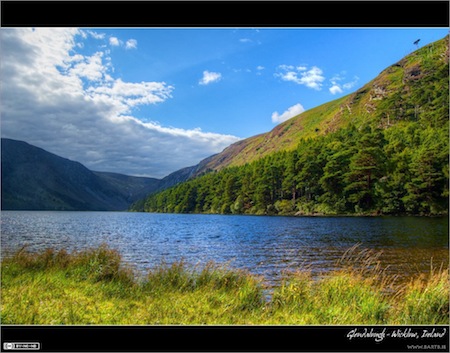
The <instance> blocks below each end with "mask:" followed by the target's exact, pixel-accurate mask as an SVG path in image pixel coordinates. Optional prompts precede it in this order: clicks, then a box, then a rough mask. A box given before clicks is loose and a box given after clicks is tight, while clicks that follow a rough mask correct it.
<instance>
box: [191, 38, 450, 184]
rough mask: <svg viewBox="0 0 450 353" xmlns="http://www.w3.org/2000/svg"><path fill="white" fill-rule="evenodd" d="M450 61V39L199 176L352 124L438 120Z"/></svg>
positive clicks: (220, 159)
mask: <svg viewBox="0 0 450 353" xmlns="http://www.w3.org/2000/svg"><path fill="white" fill-rule="evenodd" d="M448 62H449V47H448V36H447V37H445V38H443V39H441V40H439V41H436V42H434V43H431V44H429V45H427V46H424V47H423V48H420V49H418V50H416V51H415V52H413V53H411V54H409V55H407V56H406V57H404V58H403V59H402V60H400V61H399V62H397V63H395V64H393V65H391V66H389V67H388V68H386V69H385V70H384V71H382V72H381V73H380V74H379V75H378V76H377V77H376V78H375V79H373V80H372V81H370V82H369V83H367V84H366V85H364V86H363V87H361V88H360V89H358V90H357V91H356V92H354V93H352V94H349V95H347V96H345V97H342V98H339V99H336V100H333V101H331V102H328V103H325V104H323V105H321V106H318V107H316V108H313V109H310V110H308V111H305V112H303V113H302V114H300V115H298V116H296V117H294V118H292V119H289V120H287V121H286V122H284V123H282V124H279V125H278V126H276V127H275V128H274V129H273V130H272V131H270V132H268V133H265V134H261V135H257V136H253V137H250V138H248V139H245V140H242V141H239V142H237V143H235V144H232V145H231V146H229V147H227V148H226V149H225V150H224V151H222V152H221V153H219V154H216V155H214V156H211V157H209V158H207V159H205V160H203V161H202V162H201V163H200V165H199V166H198V169H197V172H196V175H199V174H202V173H204V172H207V171H210V170H220V169H223V168H225V167H228V166H239V165H243V164H246V163H248V162H252V161H255V160H257V159H260V158H261V157H264V156H266V155H269V154H271V153H273V152H277V151H282V150H293V149H295V148H296V147H297V145H298V143H299V141H300V140H302V139H308V138H315V137H317V136H321V135H324V134H328V133H330V132H334V131H336V130H338V129H339V128H342V127H345V126H348V125H349V124H354V125H356V126H361V125H362V124H367V123H369V124H371V125H375V126H378V127H381V128H383V129H385V128H388V127H390V126H392V125H394V124H397V123H399V122H402V121H416V120H418V119H419V117H421V118H422V119H423V118H424V117H425V118H427V119H438V118H439V116H445V115H448V107H449V105H448V104H449V103H448V90H449V87H448ZM368 65H370V63H368ZM444 111H446V112H447V113H445V114H444V113H443V112H444Z"/></svg>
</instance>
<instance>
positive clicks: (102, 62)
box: [0, 28, 448, 177]
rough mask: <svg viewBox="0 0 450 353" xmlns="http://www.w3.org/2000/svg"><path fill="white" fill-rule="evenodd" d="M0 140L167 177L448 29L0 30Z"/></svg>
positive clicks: (347, 87)
mask: <svg viewBox="0 0 450 353" xmlns="http://www.w3.org/2000/svg"><path fill="white" fill-rule="evenodd" d="M0 33H1V37H0V38H1V44H2V54H1V64H2V66H1V70H2V71H1V74H2V86H1V94H2V95H1V100H2V101H1V103H2V104H1V106H2V108H1V109H2V111H1V113H2V136H3V137H9V138H15V139H20V140H25V141H27V142H29V143H31V144H34V145H37V146H39V147H42V148H44V149H47V150H49V151H51V152H53V153H56V154H59V155H61V156H63V157H66V158H70V159H73V160H77V161H79V162H81V163H83V164H85V165H86V166H87V167H88V168H91V169H93V170H102V171H112V172H119V173H125V174H131V175H145V176H153V177H163V176H165V175H167V174H169V173H170V172H173V171H175V170H177V169H180V168H182V167H186V166H189V165H194V164H197V163H198V162H199V161H200V160H201V159H203V158H205V157H207V156H209V155H211V154H214V153H217V152H220V151H221V150H223V149H224V148H225V147H227V146H228V145H229V144H231V143H233V142H236V141H237V140H239V139H241V138H246V137H250V136H253V135H255V134H259V133H263V132H267V131H270V130H271V129H272V128H273V127H274V126H276V124H278V123H280V122H282V121H284V120H286V119H288V118H290V117H292V116H294V115H297V114H299V113H301V112H302V111H304V110H308V109H310V108H313V107H316V106H318V105H320V104H323V103H326V102H328V101H330V100H333V99H336V98H339V97H341V96H343V95H347V94H349V93H351V92H354V91H355V90H357V89H358V88H359V87H361V86H363V85H364V84H366V83H367V82H369V81H370V80H371V79H373V78H375V77H376V76H377V75H378V74H379V73H380V72H381V71H382V70H383V69H385V68H386V67H387V66H389V65H392V64H393V63H395V62H397V61H398V60H400V59H401V58H402V57H404V56H405V55H407V54H409V53H411V52H412V51H414V50H415V49H416V46H415V45H414V44H413V43H414V41H415V40H417V39H420V42H419V46H423V45H425V44H428V43H430V42H432V41H435V40H438V39H441V38H443V37H444V36H445V35H446V34H448V28H440V29H438V28H434V29H433V28H431V29H430V28H392V29H381V28H380V29H378V28H371V29H358V28H347V29H346V28H336V29H333V28H331V29H325V28H323V29H322V28H311V29H307V28H298V29H296V28H226V29H225V28H209V29H208V28H197V29H196V28H185V29H175V28H173V29H169V28H159V29H156V28H153V29H152V28H142V29H141V28H130V29H124V28H81V29H76V28H59V29H47V28H37V29H31V28H22V29H11V28H8V29H1V31H0Z"/></svg>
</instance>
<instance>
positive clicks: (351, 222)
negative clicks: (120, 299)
mask: <svg viewBox="0 0 450 353" xmlns="http://www.w3.org/2000/svg"><path fill="white" fill-rule="evenodd" d="M448 234H449V233H448V219H447V218H419V217H398V218H397V217H263V216H221V215H178V214H177V215H175V214H151V213H126V212H123V213H122V212H46V211H42V212H41V211H31V212H28V211H3V212H2V213H1V241H2V243H1V247H2V255H3V256H5V255H7V254H8V252H10V251H11V250H15V249H18V248H20V247H22V246H23V245H27V246H28V248H29V249H30V250H32V251H35V250H41V249H45V248H48V247H52V248H56V249H62V248H64V249H67V250H68V251H73V250H81V249H84V248H88V247H93V246H96V245H100V244H102V243H106V244H108V245H109V246H110V247H111V248H114V249H117V250H118V251H119V252H120V253H121V254H122V257H123V260H124V261H125V262H127V263H129V264H131V265H132V266H133V267H134V268H136V269H137V270H138V272H139V273H145V272H146V271H147V270H148V269H150V268H152V267H153V266H155V265H158V264H160V263H161V262H162V261H165V262H167V263H171V262H173V261H178V260H180V259H183V260H184V261H185V262H186V263H188V264H193V265H199V266H201V265H203V264H205V263H207V262H208V261H214V262H217V263H221V264H223V263H226V264H228V266H230V267H232V268H242V269H246V270H249V271H250V272H252V273H255V274H259V275H264V276H265V278H266V280H267V281H268V283H275V282H276V281H277V280H278V279H279V276H280V274H281V272H282V271H283V270H286V269H290V270H296V269H302V268H309V269H310V270H312V271H313V272H317V273H319V272H322V271H329V270H333V269H336V268H337V267H338V265H337V264H336V261H337V260H338V259H340V258H341V256H342V255H343V254H344V252H345V251H346V250H347V249H349V248H350V247H352V246H354V245H355V244H361V245H360V248H361V249H363V248H368V249H373V250H376V251H381V252H382V255H381V261H382V265H383V266H389V271H390V272H392V273H395V274H398V275H399V276H401V277H405V278H406V277H408V276H411V275H415V274H417V273H418V272H426V271H429V270H430V266H431V261H432V263H433V266H434V267H438V266H439V265H441V264H442V263H444V264H445V266H447V265H448V261H449V237H448Z"/></svg>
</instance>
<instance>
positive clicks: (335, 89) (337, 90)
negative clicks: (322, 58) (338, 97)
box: [329, 84, 344, 94]
mask: <svg viewBox="0 0 450 353" xmlns="http://www.w3.org/2000/svg"><path fill="white" fill-rule="evenodd" d="M329 89H330V93H331V94H337V93H342V92H344V91H343V90H342V88H341V87H340V86H339V85H337V84H335V85H333V86H331V87H330V88H329Z"/></svg>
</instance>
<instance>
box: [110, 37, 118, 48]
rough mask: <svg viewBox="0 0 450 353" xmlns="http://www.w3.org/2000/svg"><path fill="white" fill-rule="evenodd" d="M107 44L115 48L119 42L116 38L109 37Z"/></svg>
mask: <svg viewBox="0 0 450 353" xmlns="http://www.w3.org/2000/svg"><path fill="white" fill-rule="evenodd" d="M109 44H110V45H112V46H114V47H117V46H119V45H120V41H119V39H118V38H117V37H110V38H109Z"/></svg>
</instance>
